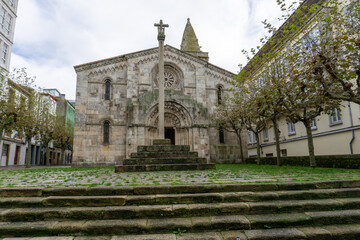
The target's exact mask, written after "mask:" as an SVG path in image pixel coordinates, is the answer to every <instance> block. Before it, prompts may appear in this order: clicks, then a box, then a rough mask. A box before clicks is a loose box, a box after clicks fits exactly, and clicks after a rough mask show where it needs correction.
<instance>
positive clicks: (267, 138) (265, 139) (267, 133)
mask: <svg viewBox="0 0 360 240" xmlns="http://www.w3.org/2000/svg"><path fill="white" fill-rule="evenodd" d="M263 136H264V141H269V132H268V129H267V128H264V130H263Z"/></svg>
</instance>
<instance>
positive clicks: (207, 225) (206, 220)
mask: <svg viewBox="0 0 360 240" xmlns="http://www.w3.org/2000/svg"><path fill="white" fill-rule="evenodd" d="M191 224H192V229H194V230H196V231H204V230H205V231H206V230H208V229H211V226H212V225H211V219H210V217H192V218H191Z"/></svg>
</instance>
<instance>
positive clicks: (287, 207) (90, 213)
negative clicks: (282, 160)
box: [0, 198, 360, 222]
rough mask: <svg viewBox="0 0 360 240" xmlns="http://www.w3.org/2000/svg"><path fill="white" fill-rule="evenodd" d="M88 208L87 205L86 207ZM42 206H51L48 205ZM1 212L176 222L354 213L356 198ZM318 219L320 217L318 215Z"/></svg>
mask: <svg viewBox="0 0 360 240" xmlns="http://www.w3.org/2000/svg"><path fill="white" fill-rule="evenodd" d="M90 205H91V204H90ZM46 206H52V205H51V203H50V205H46ZM65 206H67V207H43V208H10V209H9V208H7V209H5V208H3V209H0V221H9V222H15V221H45V220H82V219H86V220H110V219H137V218H158V217H159V216H162V217H165V218H176V217H177V218H179V217H203V216H218V215H222V216H224V215H234V214H246V215H247V216H249V215H250V214H259V213H261V214H270V213H287V212H292V213H295V212H304V211H329V210H348V209H353V210H358V209H360V198H353V199H347V198H345V199H323V200H318V199H317V200H300V201H271V202H255V203H254V202H235V203H218V204H214V203H209V204H174V205H139V206H111V207H106V208H104V207H76V206H75V207H72V206H73V205H69V204H65ZM318 216H320V215H318Z"/></svg>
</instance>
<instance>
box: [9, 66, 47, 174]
mask: <svg viewBox="0 0 360 240" xmlns="http://www.w3.org/2000/svg"><path fill="white" fill-rule="evenodd" d="M10 78H11V79H13V80H14V81H15V82H17V83H18V84H20V86H21V87H23V88H24V89H25V90H26V92H27V94H26V98H21V99H20V102H19V104H16V124H15V125H14V128H15V130H16V131H17V132H18V133H19V134H20V135H22V134H24V137H25V139H26V142H27V149H26V157H25V165H26V167H28V168H29V167H30V166H31V140H32V138H33V137H35V136H36V135H37V134H38V132H39V116H41V115H42V113H41V112H39V103H40V96H39V94H38V92H37V91H36V90H34V85H33V82H34V77H29V76H28V75H27V72H26V69H15V70H14V72H13V73H12V74H10Z"/></svg>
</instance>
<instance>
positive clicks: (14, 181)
mask: <svg viewBox="0 0 360 240" xmlns="http://www.w3.org/2000/svg"><path fill="white" fill-rule="evenodd" d="M336 179H360V170H359V169H330V168H314V169H313V168H307V167H291V166H282V167H277V166H269V165H267V166H266V165H261V166H258V165H236V164H226V165H225V164H223V165H221V164H219V165H217V169H216V170H205V171H164V172H140V173H139V172H135V173H133V172H132V173H115V172H114V167H93V168H89V167H86V168H70V167H51V168H48V167H37V168H31V169H24V168H17V169H14V168H12V169H6V168H1V169H0V187H56V186H61V187H67V186H88V187H95V186H126V185H129V186H138V185H180V184H225V183H249V182H250V183H251V182H294V181H319V180H336Z"/></svg>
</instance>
